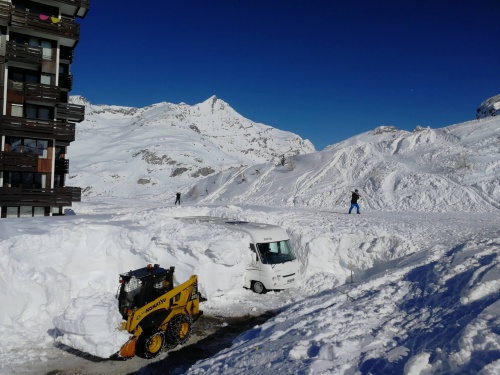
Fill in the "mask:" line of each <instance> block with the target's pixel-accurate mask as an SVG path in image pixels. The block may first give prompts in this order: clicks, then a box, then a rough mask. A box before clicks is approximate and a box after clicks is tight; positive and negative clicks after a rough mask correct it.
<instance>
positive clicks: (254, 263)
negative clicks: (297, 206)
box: [179, 216, 299, 294]
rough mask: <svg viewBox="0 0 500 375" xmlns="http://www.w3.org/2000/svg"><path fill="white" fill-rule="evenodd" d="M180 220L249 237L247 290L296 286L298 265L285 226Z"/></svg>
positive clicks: (214, 219)
mask: <svg viewBox="0 0 500 375" xmlns="http://www.w3.org/2000/svg"><path fill="white" fill-rule="evenodd" d="M179 219H183V220H190V221H196V222H206V223H211V224H216V225H222V226H224V227H226V228H229V229H232V230H237V231H241V232H244V233H246V234H248V236H249V237H250V244H249V247H248V250H249V251H250V252H251V253H250V255H251V261H250V262H249V263H248V264H247V265H246V272H245V281H244V284H245V285H244V287H245V288H249V289H252V290H253V291H254V292H255V293H259V294H260V293H264V292H266V291H268V290H279V289H288V288H290V287H292V286H294V285H295V284H296V282H297V279H298V276H299V262H298V260H297V258H296V257H295V255H294V252H293V249H292V246H291V244H290V238H289V237H288V234H287V233H286V231H285V230H284V229H283V228H282V227H280V226H278V225H271V224H263V223H252V222H248V221H239V220H231V219H225V218H217V217H210V216H190V217H183V218H179Z"/></svg>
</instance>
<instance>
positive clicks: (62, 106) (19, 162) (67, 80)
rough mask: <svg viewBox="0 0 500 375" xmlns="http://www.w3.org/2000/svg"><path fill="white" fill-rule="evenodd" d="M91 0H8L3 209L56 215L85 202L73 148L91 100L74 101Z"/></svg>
mask: <svg viewBox="0 0 500 375" xmlns="http://www.w3.org/2000/svg"><path fill="white" fill-rule="evenodd" d="M89 8H90V3H89V0H58V1H57V0H39V1H37V0H30V1H27V0H11V1H6V0H0V111H1V112H0V113H1V115H0V212H1V217H2V218H13V217H33V216H52V215H61V214H63V213H64V208H65V207H70V206H71V205H72V202H79V201H80V197H81V189H80V188H78V187H69V186H66V179H67V174H68V173H69V160H68V159H67V158H66V154H67V149H68V147H69V145H70V143H71V142H72V141H74V140H75V125H76V123H78V122H81V121H83V119H84V115H85V107H84V106H81V105H74V104H70V103H69V102H68V101H69V93H70V91H71V89H72V79H73V77H72V75H71V69H70V68H71V64H72V62H73V56H74V50H75V47H76V46H77V44H78V41H79V38H80V25H79V24H78V23H77V22H76V21H75V19H77V18H83V17H85V16H86V14H87V12H88V10H89Z"/></svg>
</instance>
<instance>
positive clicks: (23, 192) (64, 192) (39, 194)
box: [0, 186, 82, 207]
mask: <svg viewBox="0 0 500 375" xmlns="http://www.w3.org/2000/svg"><path fill="white" fill-rule="evenodd" d="M81 195H82V190H81V188H77V187H69V186H66V187H58V188H54V189H23V188H0V206H10V207H16V206H59V207H62V206H71V203H72V202H80V201H81Z"/></svg>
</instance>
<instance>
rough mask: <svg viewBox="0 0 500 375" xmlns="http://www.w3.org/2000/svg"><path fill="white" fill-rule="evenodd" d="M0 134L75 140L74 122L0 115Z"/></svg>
mask: <svg viewBox="0 0 500 375" xmlns="http://www.w3.org/2000/svg"><path fill="white" fill-rule="evenodd" d="M0 134H4V135H13V136H16V135H17V136H19V137H30V138H38V139H57V140H61V141H68V142H73V141H74V140H75V124H69V123H64V122H60V121H57V120H37V119H27V118H23V117H13V116H0Z"/></svg>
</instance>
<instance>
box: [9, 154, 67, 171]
mask: <svg viewBox="0 0 500 375" xmlns="http://www.w3.org/2000/svg"><path fill="white" fill-rule="evenodd" d="M0 171H18V172H36V171H38V155H35V154H25V153H22V152H4V151H2V152H0ZM66 173H67V172H66Z"/></svg>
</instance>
